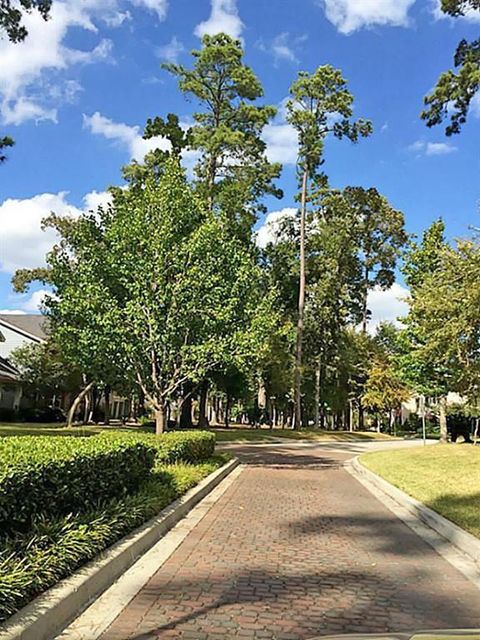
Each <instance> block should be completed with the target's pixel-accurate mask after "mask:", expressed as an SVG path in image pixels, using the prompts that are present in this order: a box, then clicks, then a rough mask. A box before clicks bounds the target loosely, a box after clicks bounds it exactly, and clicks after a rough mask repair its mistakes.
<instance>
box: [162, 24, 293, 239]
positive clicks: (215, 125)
mask: <svg viewBox="0 0 480 640" xmlns="http://www.w3.org/2000/svg"><path fill="white" fill-rule="evenodd" d="M192 53H193V57H194V59H195V61H194V65H193V68H192V69H187V68H186V67H184V66H182V65H179V64H165V65H164V68H165V69H167V70H168V71H170V72H171V73H172V74H173V75H175V76H176V77H177V78H178V81H179V87H180V90H181V91H182V92H183V93H184V94H185V95H186V96H187V97H189V98H190V97H192V98H194V99H195V100H196V101H197V102H198V104H199V105H200V107H201V110H200V111H198V112H196V113H194V115H193V119H194V125H193V126H192V127H191V129H190V132H189V141H188V143H189V148H190V149H193V150H195V151H197V152H198V153H199V154H200V159H199V161H198V163H197V165H196V169H195V172H196V176H197V180H196V188H197V192H198V193H199V195H200V197H201V198H202V200H203V201H204V202H205V203H206V205H207V207H208V209H209V210H211V211H214V212H216V213H217V214H218V215H220V214H221V215H222V217H223V219H224V220H225V221H226V222H227V223H228V224H229V226H230V229H231V230H232V231H233V232H235V233H236V234H237V235H239V236H240V237H243V238H247V239H250V235H251V228H252V225H253V223H254V222H255V220H256V216H257V213H258V212H260V211H264V207H263V205H262V204H261V199H262V198H263V196H265V195H267V194H272V195H274V196H281V191H280V190H279V189H277V187H276V186H275V184H274V180H275V179H276V178H277V177H278V176H279V174H280V170H281V166H280V165H279V164H276V163H270V162H269V161H268V160H267V158H266V155H265V149H266V145H265V142H264V141H263V140H262V138H261V134H262V131H263V129H264V127H265V126H266V125H267V124H268V123H269V121H270V120H271V119H272V118H273V117H274V116H275V114H276V109H275V107H272V106H268V105H261V106H259V105H257V104H256V101H257V100H258V99H259V98H261V97H262V96H263V89H262V85H261V83H260V81H259V80H258V78H257V77H256V76H255V74H254V72H253V71H252V69H251V68H250V67H248V66H246V65H245V64H244V62H243V49H242V46H241V43H240V42H239V41H238V40H234V39H232V38H231V37H229V36H227V35H226V34H218V35H215V36H208V35H207V36H205V37H204V38H203V41H202V48H201V49H200V50H199V51H193V52H192Z"/></svg>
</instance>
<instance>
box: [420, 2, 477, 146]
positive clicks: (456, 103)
mask: <svg viewBox="0 0 480 640" xmlns="http://www.w3.org/2000/svg"><path fill="white" fill-rule="evenodd" d="M441 8H442V11H443V12H444V13H446V14H447V15H450V16H452V17H454V18H458V17H461V16H464V15H465V14H466V13H467V12H468V11H480V2H479V0H442V3H441ZM454 66H455V70H452V69H449V70H448V71H445V72H444V73H442V74H441V76H440V77H439V79H438V81H437V84H436V86H435V87H434V89H433V91H432V93H430V95H428V96H426V98H425V105H426V109H425V110H424V111H423V112H422V118H423V119H424V120H425V121H426V123H427V126H429V127H433V126H435V125H438V124H441V123H442V122H444V121H445V120H446V119H448V120H449V124H448V125H447V127H446V130H445V132H446V134H447V136H451V135H453V134H455V133H460V131H461V129H462V126H463V125H464V124H465V123H466V121H467V118H468V113H469V110H470V108H471V105H472V100H473V98H474V97H475V95H476V94H477V93H478V90H479V89H480V38H478V39H477V40H473V41H472V42H468V41H467V40H462V41H461V42H460V43H459V45H458V47H457V50H456V52H455V56H454Z"/></svg>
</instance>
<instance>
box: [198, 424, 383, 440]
mask: <svg viewBox="0 0 480 640" xmlns="http://www.w3.org/2000/svg"><path fill="white" fill-rule="evenodd" d="M210 431H213V433H215V435H216V436H217V442H231V441H232V440H233V441H238V442H250V441H258V440H263V441H265V442H268V441H269V440H272V439H274V440H275V439H277V438H288V439H289V440H310V441H312V442H316V441H322V442H324V441H330V442H355V441H358V440H364V441H368V440H392V439H393V438H392V437H391V436H388V435H386V434H385V433H376V432H373V431H368V432H366V431H355V432H354V433H350V432H349V431H325V430H313V429H302V430H301V431H293V430H291V429H241V428H237V427H231V428H230V429H210Z"/></svg>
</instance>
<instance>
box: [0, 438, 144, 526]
mask: <svg viewBox="0 0 480 640" xmlns="http://www.w3.org/2000/svg"><path fill="white" fill-rule="evenodd" d="M155 456H156V450H155V448H154V447H152V446H149V444H148V443H147V442H146V441H145V442H144V441H139V440H129V441H127V440H123V439H106V438H97V437H92V438H69V437H51V436H19V437H13V438H4V439H2V440H1V442H0V533H2V534H5V533H9V532H11V531H16V530H28V528H29V526H30V524H31V521H32V518H33V517H34V516H38V515H39V514H41V515H44V516H45V517H48V516H57V515H65V514H68V513H72V512H77V511H81V510H82V509H86V508H89V507H91V506H94V505H95V504H96V503H98V501H99V500H108V499H111V498H114V497H120V496H122V495H127V494H129V493H132V492H134V491H136V490H137V489H138V487H139V486H140V484H141V483H142V482H143V481H145V480H146V478H148V476H149V473H150V471H151V469H152V467H153V464H154V460H155Z"/></svg>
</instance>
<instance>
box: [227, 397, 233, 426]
mask: <svg viewBox="0 0 480 640" xmlns="http://www.w3.org/2000/svg"><path fill="white" fill-rule="evenodd" d="M231 404H232V398H231V397H230V394H229V393H227V400H226V402H225V426H226V427H227V428H228V427H229V426H230V405H231Z"/></svg>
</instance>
